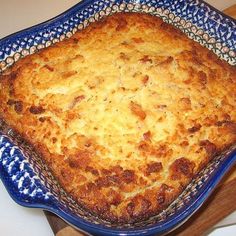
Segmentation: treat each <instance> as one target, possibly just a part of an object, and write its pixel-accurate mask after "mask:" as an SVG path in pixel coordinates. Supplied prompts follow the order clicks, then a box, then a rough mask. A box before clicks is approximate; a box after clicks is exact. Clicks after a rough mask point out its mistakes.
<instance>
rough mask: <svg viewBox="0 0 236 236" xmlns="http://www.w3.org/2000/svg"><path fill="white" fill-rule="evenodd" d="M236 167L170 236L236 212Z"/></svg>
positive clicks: (73, 233)
mask: <svg viewBox="0 0 236 236" xmlns="http://www.w3.org/2000/svg"><path fill="white" fill-rule="evenodd" d="M224 13H226V14H228V15H230V16H231V17H233V18H235V19H236V4H235V5H233V6H232V7H230V8H227V9H226V10H225V11H224ZM235 196H236V166H235V167H234V168H232V169H231V171H230V172H229V173H228V174H227V176H225V178H224V179H223V180H222V181H221V184H220V185H219V186H218V188H217V189H216V190H215V191H214V193H213V194H212V195H211V196H210V198H209V199H208V200H207V201H206V202H205V203H204V205H203V206H202V207H201V208H200V210H199V211H197V213H196V214H195V215H193V216H192V217H191V218H190V219H189V220H188V221H187V222H186V223H185V224H184V225H183V226H181V227H180V228H178V229H177V230H175V231H174V232H172V233H171V234H169V235H168V236H189V235H191V236H199V235H202V234H204V233H206V232H207V231H208V230H209V229H210V228H212V227H213V226H214V225H215V224H216V223H217V222H219V221H220V220H222V219H223V218H225V217H226V216H228V215H229V214H230V213H232V212H234V211H235V210H236V202H235ZM45 215H46V217H47V219H48V222H49V224H50V226H51V228H52V230H53V232H54V234H55V235H56V236H84V235H85V234H83V233H82V232H79V231H77V230H75V229H74V228H73V227H71V226H69V225H68V224H67V223H65V222H64V221H63V220H62V219H60V218H59V217H57V216H56V215H54V214H52V213H50V212H46V211H45Z"/></svg>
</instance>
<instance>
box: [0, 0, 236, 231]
mask: <svg viewBox="0 0 236 236" xmlns="http://www.w3.org/2000/svg"><path fill="white" fill-rule="evenodd" d="M121 11H122V12H123V11H125V12H146V13H149V14H152V15H155V16H159V17H161V18H162V19H163V20H164V21H166V22H168V23H170V24H173V25H174V26H176V27H177V28H179V29H180V30H182V31H183V32H184V33H186V34H187V35H188V36H189V37H190V38H192V39H193V40H196V41H198V42H199V43H200V44H202V45H203V46H205V47H207V48H208V49H210V50H212V51H213V52H214V53H216V54H217V55H218V56H219V57H220V58H222V59H223V60H226V61H227V62H228V63H230V64H232V65H236V22H235V20H233V19H231V18H230V17H227V16H225V15H223V14H222V13H220V12H218V11H217V10H215V9H214V8H212V7H211V6H209V5H208V4H206V3H205V2H203V1H200V0H111V1H108V0H99V1H98V0H95V1H93V0H84V1H82V2H81V3H79V4H77V5H76V6H74V7H72V8H71V9H70V10H68V11H66V12H65V13H63V14H61V15H59V16H58V17H56V18H54V19H52V20H49V21H47V22H45V23H42V24H40V25H37V26H34V27H31V28H29V29H26V30H23V31H20V32H18V33H15V34H12V35H10V36H8V37H6V38H4V39H1V40H0V72H2V71H4V70H5V69H6V68H7V67H9V66H10V65H12V64H14V63H15V62H16V61H17V60H19V59H20V58H22V57H24V56H26V55H28V54H33V53H35V52H36V51H38V50H40V49H42V48H45V47H48V46H50V45H51V44H54V43H56V42H58V41H61V40H63V39H64V38H66V37H70V36H71V35H72V34H73V33H75V32H76V31H78V30H81V29H83V28H84V27H86V26H87V25H88V24H90V23H91V22H94V21H97V20H99V19H100V18H102V17H104V16H105V15H110V14H113V13H115V12H121ZM235 163H236V148H235V147H232V148H231V149H229V150H227V152H225V153H223V154H222V155H220V156H217V157H216V158H214V160H212V161H211V162H210V163H209V165H208V166H207V167H206V168H205V169H204V170H202V171H201V173H200V174H199V175H198V176H197V177H196V178H195V179H194V180H193V181H192V182H191V183H190V184H189V185H188V187H187V188H186V189H185V191H184V192H183V193H182V194H181V195H180V196H179V197H178V199H176V200H175V201H174V202H173V203H172V204H171V205H170V206H169V207H168V208H167V209H166V210H164V211H163V212H161V213H160V214H158V215H157V216H155V217H152V218H150V219H149V220H147V221H143V222H139V223H136V224H132V225H112V224H110V223H108V222H105V221H102V220H100V219H98V218H97V217H95V216H93V215H91V214H90V213H88V212H86V211H84V210H83V208H82V207H81V206H79V205H78V204H77V203H76V202H75V201H74V200H73V199H71V198H70V196H69V195H68V194H67V193H65V192H64V190H63V189H62V188H61V187H60V186H59V185H58V183H57V181H56V180H55V179H54V177H53V176H52V174H51V172H50V171H49V170H48V168H47V166H46V165H45V164H44V163H43V161H42V160H41V158H40V157H39V156H38V155H37V154H36V153H35V152H34V150H33V149H32V147H30V145H28V144H27V143H26V142H24V141H23V140H22V139H21V137H19V135H18V134H17V133H15V132H14V131H13V130H11V129H10V128H9V127H8V126H7V124H6V123H5V122H4V121H3V120H0V177H1V180H2V182H3V183H4V185H5V187H6V189H7V190H8V192H9V194H10V196H11V197H12V198H13V199H14V200H15V201H16V202H17V203H19V204H20V205H23V206H27V207H35V208H42V209H45V210H49V211H51V212H53V213H55V214H57V215H58V216H60V217H61V218H63V219H64V220H65V221H67V222H68V223H70V224H72V225H73V226H75V227H77V228H79V229H81V230H83V231H86V232H88V233H90V234H95V235H126V234H128V235H154V234H155V235H162V234H165V233H168V232H170V231H172V230H173V229H175V228H176V227H178V226H180V225H181V224H183V223H184V222H185V221H186V220H187V219H188V218H189V217H190V216H191V215H192V214H193V213H194V212H195V211H196V210H197V209H198V208H199V207H200V206H201V205H202V204H203V203H204V201H205V200H206V199H207V198H208V197H209V195H210V193H211V192H212V191H213V190H214V188H215V187H216V185H217V184H218V183H219V181H220V180H221V178H222V177H223V175H224V174H225V173H226V172H227V171H228V170H229V169H230V167H231V166H232V165H234V164H235Z"/></svg>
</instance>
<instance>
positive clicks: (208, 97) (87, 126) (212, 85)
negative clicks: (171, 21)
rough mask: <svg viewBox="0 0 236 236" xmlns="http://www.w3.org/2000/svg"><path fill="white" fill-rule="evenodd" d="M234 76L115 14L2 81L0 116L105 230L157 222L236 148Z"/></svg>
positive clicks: (205, 55)
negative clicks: (215, 160) (108, 224)
mask: <svg viewBox="0 0 236 236" xmlns="http://www.w3.org/2000/svg"><path fill="white" fill-rule="evenodd" d="M235 85H236V69H235V67H233V66H230V65H228V64H227V63H226V62H224V61H221V60H220V59H218V58H217V57H216V56H215V55H214V54H213V53H212V52H210V51H208V50H207V49H205V48H203V47H201V46H200V45H199V44H197V43H196V42H193V41H192V40H190V39H188V38H187V37H186V36H185V35H184V34H183V33H181V32H180V31H179V30H177V29H175V28H174V27H172V26H171V25H167V24H166V23H164V22H162V20H161V19H159V18H157V17H154V16H150V15H146V14H137V13H129V14H128V13H119V14H115V15H113V16H110V17H107V18H105V19H103V20H102V21H100V22H96V23H93V24H91V25H90V26H88V27H87V28H86V29H85V30H83V31H81V32H78V33H76V34H75V35H74V36H73V37H72V38H71V39H67V40H64V41H63V42H60V43H57V44H55V45H53V46H51V47H49V48H47V49H44V50H42V51H40V52H38V53H36V54H34V55H31V56H28V57H26V58H24V59H22V60H20V61H19V62H18V63H16V64H15V65H14V66H13V67H12V68H11V69H9V70H6V71H5V72H4V74H3V75H2V76H1V77H0V91H1V92H0V99H1V106H0V115H1V116H2V117H3V118H4V119H5V120H6V121H7V122H8V123H9V124H10V125H11V126H12V127H13V128H15V129H16V130H17V131H18V132H19V133H20V134H21V135H22V136H23V137H24V138H25V139H27V140H28V141H30V142H31V143H32V145H34V146H35V147H36V149H37V150H38V152H39V153H40V154H41V155H42V157H43V158H44V159H45V161H46V162H47V164H48V165H49V167H50V168H51V169H52V171H53V173H54V175H55V176H56V177H57V179H58V180H59V182H60V184H61V185H62V186H63V188H64V189H65V190H66V191H67V192H68V193H69V194H71V195H72V196H73V197H74V198H75V199H76V200H77V201H78V202H79V203H80V204H82V205H84V207H85V208H86V209H87V210H89V211H91V212H92V213H94V214H96V215H98V216H99V217H101V218H103V219H106V220H108V221H112V222H123V223H127V222H134V221H139V220H144V219H147V218H148V217H150V216H152V215H155V214H157V213H158V212H160V211H161V210H162V209H163V208H165V207H166V206H167V205H168V204H170V202H171V201H173V199H175V198H176V197H177V196H178V195H179V194H180V192H181V191H182V190H183V188H184V187H185V186H186V185H187V184H188V183H189V182H190V180H191V179H192V178H193V176H194V175H196V174H197V173H198V172H199V170H200V169H201V168H202V167H203V166H205V165H206V164H207V163H208V162H209V160H210V159H211V158H212V157H214V156H215V155H216V154H218V153H220V152H221V151H222V150H223V149H225V148H227V147H229V146H230V145H232V144H234V143H235V142H236V113H235V108H236V93H235V91H236V89H235Z"/></svg>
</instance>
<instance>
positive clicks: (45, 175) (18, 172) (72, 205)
mask: <svg viewBox="0 0 236 236" xmlns="http://www.w3.org/2000/svg"><path fill="white" fill-rule="evenodd" d="M85 3H88V2H84V4H85ZM109 3H110V4H111V2H109ZM179 3H180V1H179ZM94 4H95V3H94ZM158 4H161V2H160V1H159V2H158ZM82 5H83V4H82ZM82 5H78V6H82ZM190 5H191V4H190ZM120 7H121V9H122V8H124V9H123V10H127V11H138V10H139V8H140V7H141V6H140V5H139V4H137V3H135V4H128V5H127V8H126V5H125V4H123V5H121V6H120ZM116 8H117V6H116V5H115V4H114V5H113V6H112V8H107V9H108V10H107V13H110V12H111V10H112V9H114V11H115V9H116ZM73 9H74V10H75V8H73ZM142 9H144V10H145V6H144V7H143V8H142ZM146 9H147V8H146ZM183 9H184V8H183ZM77 10H78V9H77ZM118 10H120V8H118ZM149 10H150V9H149ZM152 10H153V9H152ZM152 10H150V11H152ZM159 11H160V9H159ZM165 11H166V10H165ZM102 12H103V11H101V15H103V14H104V12H103V13H102ZM166 13H167V11H166ZM90 21H93V19H91V20H90ZM199 22H200V21H199ZM86 24H87V23H86V21H85V25H86ZM80 27H81V25H80ZM72 30H73V29H72ZM74 31H75V29H74ZM50 35H51V33H50ZM24 36H25V35H24ZM67 36H70V33H67ZM62 38H63V37H61V39H62ZM205 38H207V37H206V35H205ZM57 40H58V39H57ZM55 41H56V40H55V39H54V42H55ZM211 42H212V43H213V40H211ZM46 43H47V44H46V46H47V45H50V41H48V42H46ZM215 43H216V42H215ZM227 43H228V44H229V46H228V47H229V49H226V46H225V47H224V50H226V51H228V54H229V57H226V56H225V55H221V56H224V58H225V59H226V60H228V61H229V62H230V63H232V64H233V63H234V60H233V59H234V57H233V50H232V49H230V40H228V41H227ZM232 45H234V44H232ZM39 46H40V45H39ZM211 46H212V45H211V44H209V47H211ZM218 46H219V44H218ZM40 47H42V46H40ZM40 47H39V48H40ZM35 49H36V48H35V45H32V47H31V48H30V51H29V53H33V52H34V51H35ZM216 51H217V50H216ZM24 54H27V51H24ZM24 54H23V52H22V55H24ZM17 55H18V56H17ZM17 57H19V54H15V55H14V57H11V56H10V57H8V58H7V59H6V62H7V63H9V65H10V64H11V63H12V62H13V58H14V59H15V60H17ZM6 65H7V64H6V63H5V65H4V62H3V63H2V69H4V68H5V67H6ZM4 66H5V67H4ZM2 130H3V131H4V132H3V133H5V134H7V137H6V136H3V138H2V140H1V141H2V143H3V144H4V143H5V144H4V146H3V147H2V149H1V150H2V152H3V154H2V157H3V158H4V157H7V156H5V155H7V150H8V147H9V145H8V144H7V139H6V138H11V139H12V141H13V142H14V143H16V144H18V146H19V147H21V148H22V150H23V152H24V156H25V157H26V160H29V162H30V165H29V167H32V166H33V174H34V173H35V171H38V172H40V174H41V175H39V177H40V180H41V181H42V180H43V181H45V183H44V186H46V189H44V190H43V189H41V190H39V192H42V195H44V196H45V199H47V204H46V203H44V202H43V201H41V200H40V199H39V198H40V194H39V195H38V194H37V191H36V190H35V189H34V190H33V192H32V195H31V196H34V197H35V196H38V198H37V197H36V199H34V200H36V202H35V203H37V204H39V205H40V204H42V205H44V204H46V205H47V206H48V207H49V208H50V207H52V206H53V205H54V204H55V202H56V201H55V200H56V199H59V203H60V204H62V203H63V204H64V203H65V205H64V207H70V208H68V209H66V208H64V209H63V207H62V208H61V207H59V208H60V210H59V212H60V211H61V210H62V209H63V210H64V211H65V212H68V210H72V211H73V212H74V213H75V212H76V211H77V214H82V215H83V214H84V213H83V212H79V213H78V207H76V204H75V203H74V202H73V201H72V200H71V203H70V202H69V198H67V197H68V196H66V194H65V195H64V197H65V198H63V191H62V190H61V189H60V187H56V183H54V184H52V182H51V183H50V181H49V180H51V181H53V180H52V178H51V177H50V175H49V174H48V171H47V170H46V167H44V168H43V169H40V167H41V168H42V166H43V164H42V163H41V166H40V164H39V161H36V160H37V155H33V154H32V153H33V151H32V150H30V148H29V147H27V145H24V144H22V143H21V139H20V138H18V136H17V135H16V134H13V132H12V131H11V132H8V128H7V127H6V125H5V124H4V123H3V122H2ZM8 141H9V140H8ZM9 150H10V152H9V154H10V156H12V157H13V162H15V161H17V160H19V156H20V153H19V150H18V148H12V149H10V148H9ZM9 150H8V151H9ZM27 150H28V151H27ZM230 151H232V150H228V152H227V154H225V155H223V156H224V157H225V158H226V157H227V156H228V154H230ZM15 152H16V153H17V154H16V153H15ZM27 152H28V154H27ZM9 154H8V155H9ZM27 156H28V157H27ZM231 158H233V157H232V155H229V156H228V157H227V160H231V161H233V159H231ZM10 160H11V159H10V158H9V157H8V158H7V159H5V160H4V161H3V164H4V165H7V166H8V168H7V170H8V171H12V168H13V171H16V173H14V174H13V175H12V178H11V179H12V180H14V181H15V180H17V178H18V177H19V178H20V181H19V182H18V185H17V186H18V188H19V189H20V188H22V187H23V190H22V189H21V190H20V191H19V192H22V191H23V193H24V194H26V195H27V194H29V192H30V191H31V185H33V186H35V184H36V185H38V183H40V181H39V179H37V178H36V177H35V178H33V175H32V173H30V175H28V174H27V173H26V174H25V175H23V176H21V174H22V173H23V170H24V169H25V168H26V167H27V162H22V163H23V164H22V163H21V164H20V166H19V168H18V169H17V166H16V167H15V166H14V164H12V163H11V164H10ZM34 165H35V166H34ZM220 166H223V164H221V165H220ZM37 167H39V169H40V170H39V169H38V170H37ZM227 168H228V166H227ZM3 170H4V169H3ZM43 170H44V171H43ZM28 171H29V170H28ZM3 172H4V171H3ZM11 174H12V173H11ZM200 176H201V175H200ZM24 177H25V178H24ZM27 177H28V178H27ZM30 177H31V178H30ZM50 178H51V179H50ZM32 179H35V181H32ZM206 179H207V178H206ZM3 180H4V178H3ZM38 181H39V182H38ZM16 182H17V181H16ZM25 182H26V183H25ZM30 182H32V183H30ZM46 182H48V183H46ZM206 182H207V181H206ZM47 184H49V185H50V184H52V185H51V186H50V187H49V185H48V186H47ZM25 185H26V188H25ZM33 186H32V188H33ZM212 186H213V185H211V187H212ZM47 187H49V188H48V189H50V191H49V192H48V191H47V190H48V189H47ZM53 188H55V189H54V190H55V192H53ZM205 190H206V189H205ZM43 193H44V194H43ZM51 193H53V197H54V198H56V199H53V197H50V196H51ZM198 193H199V192H198ZM58 194H59V196H58ZM20 199H21V200H22V199H23V196H20ZM50 199H51V200H50ZM52 199H53V200H52ZM51 201H52V202H53V203H54V204H53V205H52V204H51ZM26 202H30V203H32V202H31V201H30V200H29V199H27V201H26ZM52 208H53V209H54V212H55V211H56V210H55V209H56V208H55V207H54V206H53V207H52ZM176 208H178V206H177V207H176ZM178 209H179V208H178ZM172 210H173V209H172ZM184 212H186V211H184ZM58 214H59V213H58ZM69 214H70V212H69ZM163 214H164V215H163ZM165 214H166V215H165ZM169 214H170V215H172V214H174V213H173V211H172V212H171V211H168V212H165V213H164V212H163V213H162V214H161V218H163V217H164V219H166V218H168V219H169V220H170V219H171V217H169ZM185 214H186V213H185ZM174 215H175V214H174ZM167 216H168V217H167ZM83 217H90V216H89V215H86V214H85V215H84V216H83ZM92 218H93V217H92ZM157 218H158V217H157ZM157 218H156V219H152V220H151V221H149V222H145V223H144V224H145V226H144V225H142V224H140V225H135V226H129V227H128V230H129V233H132V227H135V230H136V228H139V231H135V230H134V232H133V233H138V232H141V231H140V230H145V227H146V226H147V225H148V224H153V222H155V221H160V222H162V223H163V221H162V219H161V218H159V220H157ZM67 219H70V218H67ZM69 221H70V222H71V219H70V220H69ZM90 221H91V219H90ZM92 221H93V222H96V221H97V219H93V220H92ZM176 222H177V221H175V223H176ZM102 224H103V223H102ZM103 225H104V224H103ZM154 225H155V226H157V225H158V224H157V225H156V224H154ZM163 225H164V224H162V226H163ZM80 227H81V228H82V229H83V224H82V225H81V226H80ZM107 227H109V226H108V225H107ZM110 227H112V226H110ZM90 228H91V230H92V229H93V227H92V226H90ZM98 228H99V227H98ZM150 228H152V227H149V229H150ZM159 228H160V227H159ZM172 228H173V227H172ZM162 229H163V228H162ZM94 232H96V231H94ZM105 232H106V231H105V229H104V232H103V233H105ZM108 232H109V231H107V233H108ZM114 232H115V233H117V231H114ZM119 232H122V230H121V231H119ZM123 232H126V231H123ZM142 232H144V231H142ZM148 233H154V231H149V232H148ZM109 234H111V232H109Z"/></svg>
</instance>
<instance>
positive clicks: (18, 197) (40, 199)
mask: <svg viewBox="0 0 236 236" xmlns="http://www.w3.org/2000/svg"><path fill="white" fill-rule="evenodd" d="M0 179H1V180H2V182H3V184H4V186H5V188H6V189H7V191H8V193H9V195H10V196H11V197H12V199H13V200H14V201H15V202H17V203H18V204H20V205H23V206H27V207H35V208H44V209H48V208H51V207H52V206H53V202H54V197H53V196H52V194H51V193H49V192H48V191H47V189H46V188H45V187H44V186H43V185H42V184H41V181H40V179H39V178H38V177H37V176H36V175H35V173H34V172H33V170H32V168H31V166H30V164H29V162H28V161H27V160H26V159H25V158H24V157H23V155H22V153H21V151H20V149H19V148H18V147H17V146H14V145H13V144H12V143H11V141H10V140H9V139H8V137H7V136H5V135H2V134H1V133H0Z"/></svg>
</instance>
